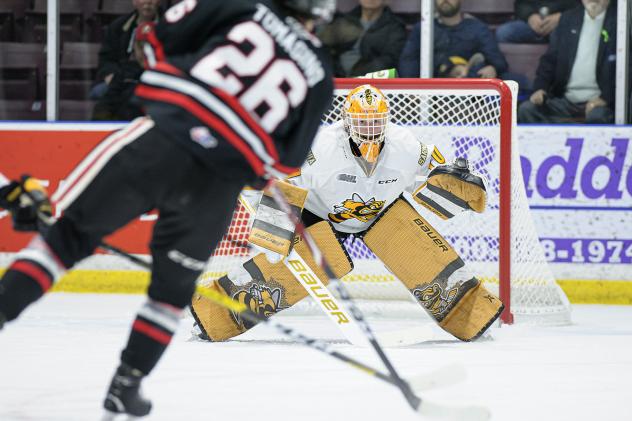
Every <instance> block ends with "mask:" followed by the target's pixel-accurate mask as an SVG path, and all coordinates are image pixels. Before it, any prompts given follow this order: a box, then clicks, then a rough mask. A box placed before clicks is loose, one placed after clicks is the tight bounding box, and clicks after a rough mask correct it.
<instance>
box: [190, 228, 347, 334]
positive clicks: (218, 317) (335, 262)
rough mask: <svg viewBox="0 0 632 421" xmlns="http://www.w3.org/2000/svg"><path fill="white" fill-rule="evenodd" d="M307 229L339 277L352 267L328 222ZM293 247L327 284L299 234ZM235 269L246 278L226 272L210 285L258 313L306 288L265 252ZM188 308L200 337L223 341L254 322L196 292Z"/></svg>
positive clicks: (266, 313)
mask: <svg viewBox="0 0 632 421" xmlns="http://www.w3.org/2000/svg"><path fill="white" fill-rule="evenodd" d="M308 231H309V233H310V234H311V235H312V236H313V238H314V241H315V242H316V244H317V245H318V247H319V248H320V249H321V251H322V252H323V254H324V255H325V257H326V258H327V261H328V262H329V265H330V266H331V268H332V270H333V272H334V274H335V275H336V277H338V278H341V277H343V276H344V275H346V274H347V273H349V272H350V271H351V270H352V269H353V265H352V262H351V259H350V258H349V256H348V255H347V252H346V251H345V249H344V248H343V247H342V245H341V244H340V241H339V240H338V237H337V235H336V233H335V231H334V230H333V228H332V226H331V224H330V223H329V222H327V221H321V222H319V223H317V224H314V225H312V226H310V227H309V228H308ZM294 249H295V250H296V252H297V253H298V254H299V255H300V256H301V257H302V258H303V259H304V260H305V262H306V263H307V264H308V265H309V266H310V268H312V269H313V271H314V273H315V274H316V275H317V276H318V278H319V279H320V280H321V281H322V282H323V283H324V284H327V283H328V282H329V279H328V277H327V275H326V274H325V272H324V271H323V270H322V268H320V266H319V265H318V264H316V262H315V261H314V258H313V257H312V254H311V252H310V251H309V248H308V246H307V244H305V242H304V241H303V239H302V238H300V237H298V236H297V237H295V238H294ZM239 272H240V276H239V278H240V279H243V277H244V275H246V278H247V279H249V281H247V282H245V283H242V284H241V285H237V282H233V281H232V280H231V279H230V276H224V277H222V278H221V279H219V280H218V281H214V282H213V284H212V285H211V286H210V287H211V288H214V289H216V290H217V291H219V292H221V293H222V294H225V295H227V296H229V297H231V298H233V299H235V300H237V301H239V302H241V303H243V304H245V305H246V306H247V307H248V308H249V309H250V310H251V311H253V312H254V313H257V314H258V315H260V316H263V317H270V316H272V315H273V314H275V313H278V312H279V311H281V310H283V309H286V308H288V307H291V306H292V305H294V304H296V303H297V302H298V301H300V300H302V299H303V298H305V297H306V296H307V291H306V290H305V288H303V287H302V286H301V285H300V284H299V282H298V281H297V280H296V278H295V277H294V275H293V274H292V272H291V271H290V270H289V269H288V268H287V266H286V263H285V260H282V261H280V262H277V263H270V262H269V261H268V259H267V258H266V256H265V255H264V254H263V253H260V254H258V255H257V256H255V257H254V258H252V259H250V260H248V261H247V262H245V263H244V264H243V266H242V268H240V269H239ZM244 272H245V274H244ZM231 275H232V277H233V279H236V278H237V276H235V275H236V274H231ZM191 308H192V313H193V315H194V317H195V319H196V321H197V323H198V325H199V327H200V329H201V330H202V335H201V337H202V339H208V340H212V341H224V340H227V339H230V338H232V337H235V336H237V335H239V334H241V333H243V332H245V331H246V330H248V329H250V328H251V327H253V326H254V325H253V324H251V323H248V322H246V321H245V320H242V318H241V317H239V315H238V314H235V313H234V312H232V311H230V310H228V309H226V308H224V307H221V306H219V305H217V304H215V303H214V302H212V301H210V300H209V299H208V298H205V297H202V296H200V295H197V294H196V295H195V296H194V298H193V302H192V304H191Z"/></svg>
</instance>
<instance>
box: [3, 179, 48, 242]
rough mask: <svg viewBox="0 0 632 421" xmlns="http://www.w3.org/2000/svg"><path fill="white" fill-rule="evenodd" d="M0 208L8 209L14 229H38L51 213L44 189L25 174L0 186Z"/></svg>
mask: <svg viewBox="0 0 632 421" xmlns="http://www.w3.org/2000/svg"><path fill="white" fill-rule="evenodd" d="M0 208H4V209H6V210H8V211H9V213H10V214H11V217H12V218H13V228H14V229H15V230H16V231H38V230H39V228H40V227H41V226H42V225H44V226H45V225H48V223H49V222H48V219H50V218H52V214H53V212H52V207H51V204H50V200H49V199H48V194H47V193H46V189H44V187H43V186H42V185H41V184H40V182H39V181H38V180H36V179H35V178H33V177H31V176H29V175H26V174H25V175H23V176H22V179H21V180H20V181H12V182H11V183H9V184H8V185H6V186H4V187H1V188H0ZM40 224H42V225H40Z"/></svg>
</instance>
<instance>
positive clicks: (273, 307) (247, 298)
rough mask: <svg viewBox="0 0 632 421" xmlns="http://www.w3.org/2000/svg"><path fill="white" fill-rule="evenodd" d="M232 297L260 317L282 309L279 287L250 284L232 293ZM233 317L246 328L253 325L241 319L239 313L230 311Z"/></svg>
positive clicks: (268, 315)
mask: <svg viewBox="0 0 632 421" xmlns="http://www.w3.org/2000/svg"><path fill="white" fill-rule="evenodd" d="M233 299H234V300H237V301H239V302H240V303H242V304H245V305H246V307H248V309H250V310H251V311H252V312H253V313H255V314H258V315H259V316H262V317H266V318H267V317H270V316H272V315H273V314H275V313H276V312H278V311H281V310H283V309H284V308H285V307H283V308H281V305H280V304H281V289H280V288H274V289H272V288H268V287H266V286H263V285H259V284H256V283H255V284H252V285H251V286H250V288H248V290H247V291H246V290H240V291H237V292H236V293H235V295H233ZM231 314H232V316H233V319H234V320H235V322H236V323H237V324H238V325H243V326H244V327H245V328H246V329H250V328H251V327H253V326H254V324H253V323H251V322H249V321H247V320H242V318H241V317H239V314H236V313H234V312H231Z"/></svg>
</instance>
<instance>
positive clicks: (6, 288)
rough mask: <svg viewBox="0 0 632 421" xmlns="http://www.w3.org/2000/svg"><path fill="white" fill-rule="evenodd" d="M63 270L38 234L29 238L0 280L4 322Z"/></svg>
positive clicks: (28, 302) (11, 317)
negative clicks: (29, 240) (27, 243)
mask: <svg viewBox="0 0 632 421" xmlns="http://www.w3.org/2000/svg"><path fill="white" fill-rule="evenodd" d="M65 272H66V267H65V266H64V265H63V263H62V262H61V261H60V259H59V258H58V257H57V254H56V253H55V252H53V251H52V249H51V248H50V247H49V245H48V244H47V243H46V241H44V240H43V239H42V237H41V236H39V235H37V236H35V237H33V239H32V240H31V242H30V243H29V245H28V246H27V247H26V248H25V249H23V250H22V251H20V252H19V253H18V254H17V256H16V260H15V262H13V264H12V265H11V266H9V268H8V269H7V271H6V273H5V274H4V276H3V277H2V279H0V313H2V314H3V315H4V317H5V318H6V320H7V321H11V320H14V319H15V318H16V317H18V316H19V315H20V313H21V312H22V310H24V309H25V308H26V307H27V306H28V305H29V304H31V303H32V302H34V301H36V300H38V299H39V298H40V297H41V296H42V295H44V293H45V292H46V291H48V290H49V289H50V287H51V286H53V283H55V281H56V280H57V279H59V278H60V277H61V276H62V275H63V274H64V273H65Z"/></svg>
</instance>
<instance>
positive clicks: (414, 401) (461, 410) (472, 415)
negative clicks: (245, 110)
mask: <svg viewBox="0 0 632 421" xmlns="http://www.w3.org/2000/svg"><path fill="white" fill-rule="evenodd" d="M268 188H269V189H270V192H271V193H272V196H273V197H274V200H275V201H276V202H277V204H278V205H279V207H281V209H282V210H283V211H284V212H285V213H286V214H287V215H288V216H289V217H290V219H291V220H292V222H293V223H294V225H295V227H296V232H297V233H298V234H300V235H301V236H302V237H303V239H304V240H305V242H306V243H307V245H308V247H309V249H310V251H311V252H312V255H313V256H314V260H315V261H316V262H318V264H319V265H320V266H321V267H322V269H323V270H324V271H325V273H326V274H327V276H328V277H329V279H330V281H329V282H330V284H332V285H333V286H334V288H336V290H337V291H338V294H339V295H340V298H341V299H342V301H343V302H344V303H345V304H346V305H347V307H348V309H349V311H350V312H351V315H352V316H353V318H354V319H355V321H356V322H357V323H358V325H359V326H360V327H361V329H362V331H363V333H364V334H365V335H366V338H367V340H368V341H369V343H370V344H371V346H372V347H373V349H374V350H375V353H376V354H377V355H378V357H379V358H380V360H381V361H382V364H384V366H385V367H386V369H387V371H388V373H389V374H390V378H391V383H392V384H395V385H396V386H397V387H398V388H399V390H400V391H401V392H402V394H403V395H404V397H405V398H406V401H407V402H408V404H409V405H410V406H411V408H413V410H415V411H416V412H418V413H420V414H422V415H426V416H431V417H438V418H445V419H460V420H487V419H489V418H490V417H491V413H490V412H489V410H488V409H487V408H485V407H481V406H469V407H450V408H447V407H444V406H442V405H438V404H429V403H427V402H426V401H425V400H424V401H422V399H421V398H419V397H418V396H417V395H415V393H414V392H413V390H412V389H411V387H410V384H408V383H407V382H405V381H404V380H403V379H402V378H401V377H400V376H399V374H398V373H397V371H396V370H395V367H394V366H393V364H392V363H391V361H390V360H389V359H388V357H387V356H386V354H385V352H384V350H383V349H382V347H381V346H380V344H379V343H378V342H377V340H376V339H375V335H374V334H373V331H372V329H371V327H370V326H369V324H368V323H367V322H366V320H365V319H364V316H363V315H362V312H361V311H360V310H359V309H358V307H357V306H356V305H355V303H354V302H353V300H352V298H351V296H350V295H349V293H348V291H347V289H346V287H345V286H344V285H343V284H342V282H341V281H340V280H339V279H338V278H337V277H336V276H335V274H334V272H333V270H332V269H331V267H330V266H329V264H328V262H327V259H326V258H325V256H324V255H323V254H322V253H321V251H320V249H319V248H318V246H317V245H316V242H315V241H314V239H313V238H312V236H311V235H310V233H309V232H308V231H307V229H306V228H305V225H304V224H303V222H302V221H301V220H300V218H299V217H297V216H296V215H295V214H294V213H293V212H292V208H291V207H290V205H289V203H288V202H287V200H286V198H285V196H284V194H283V192H282V191H281V189H280V188H279V187H278V186H277V184H276V180H274V179H272V180H270V182H269V183H268ZM455 415H458V418H453V417H454V416H455Z"/></svg>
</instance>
